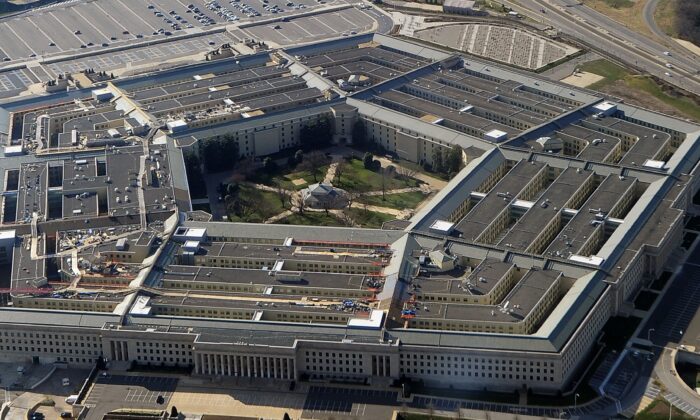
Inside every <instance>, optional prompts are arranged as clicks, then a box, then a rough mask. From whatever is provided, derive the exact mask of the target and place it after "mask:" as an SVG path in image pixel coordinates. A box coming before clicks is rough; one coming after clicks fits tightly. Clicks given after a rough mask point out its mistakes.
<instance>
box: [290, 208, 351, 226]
mask: <svg viewBox="0 0 700 420" xmlns="http://www.w3.org/2000/svg"><path fill="white" fill-rule="evenodd" d="M277 223H279V224H282V225H307V226H345V224H344V223H343V222H342V221H341V220H340V219H338V218H337V217H335V216H333V215H332V214H326V213H325V212H320V211H313V212H312V211H307V212H304V214H299V213H294V214H292V215H290V216H288V217H285V218H284V219H282V220H280V221H279V222H277Z"/></svg>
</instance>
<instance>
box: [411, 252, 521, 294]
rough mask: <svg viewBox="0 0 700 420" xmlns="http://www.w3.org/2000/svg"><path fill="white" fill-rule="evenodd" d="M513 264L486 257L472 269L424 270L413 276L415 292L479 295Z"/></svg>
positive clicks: (498, 279) (488, 290)
mask: <svg viewBox="0 0 700 420" xmlns="http://www.w3.org/2000/svg"><path fill="white" fill-rule="evenodd" d="M514 267H515V266H514V265H513V264H512V263H509V262H502V261H498V260H494V259H486V260H484V261H482V262H481V263H479V265H478V266H477V267H476V268H474V269H473V270H471V269H468V270H465V269H460V270H453V271H451V272H447V273H431V272H429V271H428V272H426V273H422V274H421V275H419V276H417V277H415V279H414V283H415V284H417V285H418V286H419V289H418V290H417V292H418V293H419V294H421V295H426V294H453V295H461V296H465V295H466V296H479V295H487V294H489V293H491V291H492V290H493V288H494V287H496V285H497V284H498V282H499V281H501V280H502V279H503V278H504V276H505V275H506V273H508V271H510V270H511V269H513V268H514Z"/></svg>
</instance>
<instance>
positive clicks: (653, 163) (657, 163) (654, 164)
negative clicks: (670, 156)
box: [642, 159, 666, 169]
mask: <svg viewBox="0 0 700 420" xmlns="http://www.w3.org/2000/svg"><path fill="white" fill-rule="evenodd" d="M642 166H646V167H647V168H654V169H664V166H666V162H664V161H663V160H654V159H647V160H645V161H644V165H642Z"/></svg>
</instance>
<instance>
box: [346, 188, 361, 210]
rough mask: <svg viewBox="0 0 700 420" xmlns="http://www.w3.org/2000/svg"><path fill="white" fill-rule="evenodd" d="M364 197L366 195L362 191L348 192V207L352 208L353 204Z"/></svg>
mask: <svg viewBox="0 0 700 420" xmlns="http://www.w3.org/2000/svg"><path fill="white" fill-rule="evenodd" d="M363 196H364V194H363V193H362V192H360V191H348V192H347V195H346V198H347V200H348V207H352V203H355V202H357V201H358V200H359V199H361V198H362V197H363Z"/></svg>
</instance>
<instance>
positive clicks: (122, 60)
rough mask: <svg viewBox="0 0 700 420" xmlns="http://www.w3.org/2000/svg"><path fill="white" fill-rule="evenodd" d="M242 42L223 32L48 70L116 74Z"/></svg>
mask: <svg viewBox="0 0 700 420" xmlns="http://www.w3.org/2000/svg"><path fill="white" fill-rule="evenodd" d="M236 41H238V40H237V39H236V38H234V37H233V36H231V35H230V34H229V33H227V32H220V33H216V34H211V35H205V36H201V37H196V38H188V39H185V40H182V41H178V42H168V43H162V44H156V45H151V46H148V47H143V48H133V49H129V50H125V51H119V52H114V53H104V54H98V55H94V56H90V57H85V58H79V59H74V60H67V61H60V62H57V63H52V64H49V65H47V66H46V67H47V68H48V69H49V70H50V71H51V72H52V73H53V75H54V77H55V75H58V74H59V73H63V72H68V73H75V72H79V71H81V70H84V69H87V68H93V69H96V70H97V69H99V70H104V71H108V72H109V71H114V70H115V69H120V68H125V67H126V66H127V65H130V66H137V65H139V64H142V63H157V62H159V61H162V60H166V59H173V58H177V57H184V56H188V55H192V54H196V53H199V52H203V51H209V50H211V49H213V48H214V46H219V45H221V44H225V43H233V42H236Z"/></svg>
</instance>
